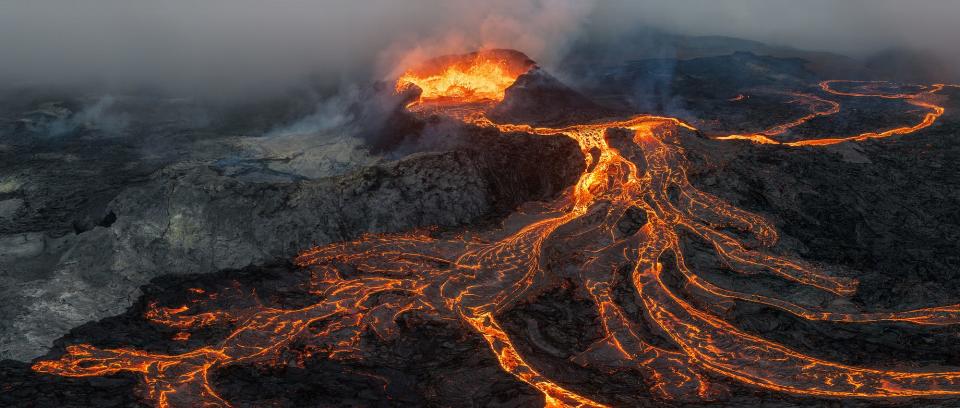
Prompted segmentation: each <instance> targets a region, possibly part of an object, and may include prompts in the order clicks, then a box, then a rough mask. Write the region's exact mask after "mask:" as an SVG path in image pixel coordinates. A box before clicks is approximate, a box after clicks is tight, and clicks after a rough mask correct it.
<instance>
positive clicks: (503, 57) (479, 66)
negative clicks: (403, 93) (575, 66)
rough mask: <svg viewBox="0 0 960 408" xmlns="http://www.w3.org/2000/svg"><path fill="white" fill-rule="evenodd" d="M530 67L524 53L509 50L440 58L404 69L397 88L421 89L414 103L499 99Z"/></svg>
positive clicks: (530, 63)
mask: <svg viewBox="0 0 960 408" xmlns="http://www.w3.org/2000/svg"><path fill="white" fill-rule="evenodd" d="M533 66H534V63H533V61H531V60H530V59H528V58H527V57H526V56H525V55H523V54H521V53H519V52H516V51H511V50H488V51H480V52H475V53H471V54H465V55H455V56H446V57H440V58H436V59H433V60H430V61H427V62H425V63H423V64H421V65H420V66H418V67H415V68H413V69H410V70H407V71H406V72H404V73H403V75H402V76H400V78H399V79H398V80H397V91H400V90H402V89H404V88H406V87H409V86H411V85H413V86H416V87H418V88H420V90H421V93H420V99H419V100H417V101H416V102H414V104H419V103H430V102H438V103H456V104H463V103H474V102H499V101H502V100H503V93H504V91H505V90H506V89H507V87H509V86H510V85H513V82H514V81H516V80H517V77H518V76H520V75H522V74H523V73H525V72H527V71H529V70H530V68H532V67H533Z"/></svg>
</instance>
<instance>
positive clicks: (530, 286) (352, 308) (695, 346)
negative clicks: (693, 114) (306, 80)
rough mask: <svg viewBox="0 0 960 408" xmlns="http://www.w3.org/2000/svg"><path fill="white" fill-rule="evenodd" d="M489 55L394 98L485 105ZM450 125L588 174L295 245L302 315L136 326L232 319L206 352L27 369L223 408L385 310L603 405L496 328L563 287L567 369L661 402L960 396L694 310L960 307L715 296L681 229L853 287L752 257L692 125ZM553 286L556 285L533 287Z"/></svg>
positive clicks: (79, 358)
mask: <svg viewBox="0 0 960 408" xmlns="http://www.w3.org/2000/svg"><path fill="white" fill-rule="evenodd" d="M502 55H512V54H509V53H506V54H503V52H492V53H491V52H486V53H474V54H467V55H465V56H457V57H448V58H444V59H438V60H434V61H432V62H430V63H428V64H426V65H424V66H423V67H420V68H417V69H414V70H410V71H407V73H406V74H404V75H403V76H402V77H401V78H400V80H399V81H398V83H397V87H398V89H399V88H403V87H405V86H408V84H413V85H416V86H418V87H420V88H421V89H422V90H423V93H422V94H421V99H420V100H419V101H418V103H427V102H436V101H448V102H449V101H453V102H457V103H470V102H477V101H498V100H500V99H502V98H503V91H504V89H506V88H507V87H508V86H509V85H510V84H511V83H512V82H513V81H514V80H515V79H516V77H517V76H518V75H520V74H522V73H523V72H525V70H527V69H529V68H530V67H532V66H533V64H532V62H529V61H519V60H517V59H510V58H500V57H501V56H502ZM841 83H842V84H845V85H847V86H849V87H852V88H853V89H851V90H847V91H842V92H841V91H836V90H835V88H834V85H839V84H841ZM944 86H945V85H934V86H931V87H927V88H924V89H922V90H920V91H918V92H914V93H903V94H895V93H890V92H887V91H886V88H885V89H880V87H878V86H877V85H876V84H870V83H857V82H837V81H827V82H824V83H823V84H822V87H823V90H824V91H826V92H827V93H831V94H837V95H845V96H855V97H880V98H898V99H906V100H908V101H909V102H910V103H913V104H914V105H916V106H921V107H924V108H927V109H929V110H930V113H928V114H927V115H926V116H925V117H924V119H923V120H922V121H921V122H920V123H919V124H917V125H912V126H905V127H902V128H897V129H892V130H885V131H880V132H876V133H864V134H861V135H854V136H842V137H829V138H820V139H806V140H803V141H802V142H793V143H781V142H778V141H776V140H775V139H773V137H776V136H777V135H779V134H782V133H784V132H786V131H787V130H788V129H790V128H793V127H796V126H797V125H799V124H800V123H803V122H805V121H807V120H810V119H812V118H813V117H817V116H824V115H831V114H833V113H835V112H836V111H837V110H838V109H839V104H838V103H836V102H833V101H829V100H826V99H823V98H819V97H816V96H813V95H797V98H798V101H799V102H800V103H804V104H806V105H808V106H809V107H810V109H811V111H812V113H811V114H810V115H807V116H804V117H803V118H800V119H798V120H795V121H791V122H789V123H785V124H783V125H780V126H776V127H774V128H772V129H770V130H768V131H765V132H761V133H758V134H755V135H728V136H722V137H718V139H750V140H755V141H758V142H763V143H772V144H786V145H791V146H792V145H810V146H817V145H825V144H833V143H839V142H842V141H858V140H864V139H869V138H881V137H887V136H890V135H894V134H904V133H910V132H915V131H917V130H919V129H922V128H924V127H926V126H930V124H932V123H933V121H935V120H936V119H937V118H938V117H939V116H940V115H941V114H943V108H942V107H940V106H938V105H934V104H932V103H930V102H926V101H925V100H924V99H923V98H924V96H925V95H929V94H931V93H934V92H937V91H939V90H941V89H943V87H944ZM887 88H889V86H888V87H887ZM461 119H462V120H465V121H467V122H468V123H469V124H471V125H474V126H479V127H486V128H492V129H497V130H499V131H500V132H526V133H530V134H536V135H545V136H546V135H563V136H566V137H569V138H571V139H573V140H576V141H577V142H578V143H579V145H580V148H581V149H582V151H583V152H584V157H585V158H586V161H587V167H586V168H587V170H585V171H584V173H583V174H582V175H581V177H580V179H579V181H578V182H577V183H576V184H575V185H574V186H573V187H572V188H571V190H570V191H569V193H568V194H565V195H563V196H562V197H561V198H559V199H557V200H556V201H555V202H552V203H549V204H548V205H546V206H544V208H543V209H542V210H541V211H539V212H534V213H527V214H523V215H519V216H518V217H521V218H522V219H523V220H525V221H526V222H525V223H524V224H523V225H521V226H519V227H513V228H505V229H504V230H497V231H479V232H477V233H476V234H475V235H474V237H473V238H471V239H465V238H462V237H456V238H436V237H432V236H429V235H425V234H418V233H411V234H406V235H376V236H373V235H371V236H367V237H364V238H362V239H359V240H356V241H353V242H343V243H336V244H331V245H326V246H322V247H317V248H313V249H311V250H308V251H306V252H304V253H302V254H301V255H300V256H299V257H298V258H297V264H298V265H300V266H301V267H303V268H307V269H308V270H310V271H311V274H312V279H311V282H309V283H308V284H309V287H310V290H311V293H312V294H314V295H315V296H316V303H314V304H312V305H310V306H307V307H303V308H300V309H269V308H264V307H262V306H251V307H249V308H246V309H243V310H239V311H230V312H227V311H224V312H221V313H214V314H211V313H206V314H196V315H194V314H192V313H191V312H190V310H189V308H187V307H182V308H158V307H155V306H151V309H150V311H149V312H148V314H149V316H148V317H149V318H150V319H151V320H152V321H154V322H156V323H158V324H164V325H169V326H171V327H175V328H177V329H181V330H186V331H188V330H189V329H190V328H191V327H194V326H197V327H199V326H203V325H209V324H217V322H224V321H229V322H239V323H238V324H237V326H236V328H235V330H233V332H232V333H231V334H229V336H227V337H226V338H224V339H223V340H221V341H219V342H217V343H214V344H210V345H207V346H204V347H201V348H198V349H196V350H194V351H191V352H188V353H184V354H178V355H165V354H158V353H149V352H145V351H139V350H133V349H126V348H120V349H99V348H96V347H93V346H91V345H75V346H70V347H68V348H67V354H66V355H64V356H63V357H61V358H60V359H59V360H56V361H41V362H38V363H36V364H35V365H34V369H35V370H36V371H40V372H46V373H53V374H57V375H64V376H78V377H79V376H101V375H107V374H111V373H116V372H119V371H132V372H137V373H140V374H141V375H142V376H143V378H144V381H145V383H146V385H147V389H148V393H147V397H148V398H149V399H151V400H152V401H153V402H154V403H155V404H156V405H157V406H160V407H187V406H229V403H228V402H227V401H225V400H223V399H222V398H221V397H219V396H218V395H217V393H216V391H215V390H214V389H213V388H212V387H211V386H210V383H209V382H208V380H207V378H208V375H209V373H210V372H211V370H216V369H218V368H221V367H224V366H228V365H232V364H247V363H267V364H274V363H278V362H279V359H278V355H279V353H280V352H281V351H283V350H284V349H285V347H287V346H288V345H290V344H291V342H293V341H294V340H295V339H297V340H300V341H302V340H304V339H306V341H307V342H309V343H311V344H312V346H313V349H314V350H319V351H322V352H323V353H325V354H326V355H327V356H328V357H329V358H354V356H356V350H358V349H359V348H360V347H362V346H363V345H362V344H361V343H362V341H361V334H363V333H364V332H365V331H373V332H375V333H377V334H378V335H379V337H380V338H389V337H390V336H393V335H396V333H397V327H396V321H397V319H398V318H399V317H400V316H402V315H405V314H417V315H418V316H421V317H422V318H424V319H434V320H437V321H445V322H457V324H460V325H461V326H462V327H463V328H464V329H467V330H471V331H473V332H475V333H476V334H477V335H478V336H480V337H482V338H483V339H484V340H485V341H486V343H487V345H488V346H489V349H490V351H491V352H492V353H493V355H494V356H496V358H497V359H498V361H499V363H500V366H501V368H502V369H503V370H504V371H506V372H508V373H510V374H512V375H513V376H515V377H516V378H517V379H518V380H520V381H523V382H525V383H527V384H529V385H530V386H531V387H533V388H535V389H537V390H539V391H540V392H541V393H542V394H543V396H544V401H545V405H546V406H548V407H603V406H606V403H605V402H603V401H601V400H599V398H593V397H590V396H587V395H581V393H579V392H577V391H576V390H574V389H572V388H568V387H567V386H564V385H563V384H560V383H558V382H556V381H554V380H553V379H551V373H550V372H549V370H548V369H547V368H545V367H535V366H534V364H531V363H530V362H529V361H528V360H526V359H525V358H524V356H523V354H522V353H521V351H520V350H518V349H517V347H515V345H514V343H513V341H512V340H511V337H510V335H509V334H508V333H507V332H506V331H505V330H504V329H503V327H502V326H501V325H500V323H499V322H498V318H499V316H500V315H501V314H502V313H503V312H504V311H507V310H509V309H510V308H511V307H513V306H514V305H516V304H517V303H519V302H524V301H526V300H528V299H530V298H531V297H533V296H535V295H536V294H538V293H542V292H543V291H544V290H546V289H549V286H551V285H552V286H556V285H559V284H560V283H559V282H560V281H563V280H565V281H568V282H571V283H572V284H574V285H575V286H577V287H579V288H580V289H582V291H583V293H584V294H585V295H586V296H588V297H589V298H590V299H591V300H592V301H593V304H594V306H595V308H596V311H597V314H598V316H599V320H600V324H601V326H602V330H603V332H604V336H603V337H602V338H601V339H600V340H599V341H597V342H596V343H595V344H593V345H592V346H590V347H589V348H587V349H586V350H583V351H582V352H581V353H580V354H579V355H578V356H576V357H575V358H573V359H572V361H573V363H576V364H580V365H582V366H585V367H590V368H594V369H597V370H600V371H602V372H610V373H612V372H614V371H615V370H635V371H637V372H639V373H641V374H643V376H644V378H646V381H647V385H648V386H649V387H650V389H652V390H653V391H654V392H655V393H656V395H658V396H659V397H660V398H663V399H666V400H675V401H694V402H695V401H705V400H706V401H709V400H720V399H723V398H724V396H725V395H726V394H727V392H728V391H727V390H726V388H725V386H724V385H723V384H721V383H719V382H716V381H714V380H712V379H711V377H712V378H716V377H724V378H728V379H731V380H733V381H737V382H740V383H744V384H749V385H752V386H755V387H759V388H763V389H767V390H772V391H778V392H785V393H791V394H797V395H815V396H831V397H869V398H885V397H906V396H937V395H960V372H954V371H923V370H917V371H892V370H878V369H871V368H862V367H854V366H849V365H844V364H839V363H835V362H831V361H826V360H822V359H818V358H815V357H813V356H809V355H805V354H803V353H800V352H797V351H794V350H791V349H789V348H787V347H786V346H783V345H780V344H777V343H775V342H772V341H769V340H766V339H763V338H760V337H757V336H755V335H752V334H750V333H747V332H745V331H743V330H741V329H739V328H737V327H734V326H733V325H732V324H730V323H728V322H726V321H724V320H723V319H721V318H720V317H718V316H717V315H715V313H714V311H712V310H710V309H709V308H707V307H701V306H700V305H710V304H720V303H723V302H728V301H740V302H749V303H755V304H761V305H766V306H769V307H772V308H776V309H780V310H783V311H786V312H788V313H791V314H793V315H795V316H798V317H800V318H803V319H807V320H813V321H832V322H846V323H858V324H866V323H870V322H879V321H888V322H901V323H907V324H915V325H950V324H957V323H960V305H950V306H943V307H935V308H928V309H919V310H910V311H904V312H885V313H871V312H849V311H840V310H834V309H832V308H831V307H830V306H820V305H813V304H809V303H805V302H803V301H801V300H796V299H786V298H780V297H773V296H765V295H761V294H758V293H751V292H744V291H740V290H738V289H737V288H733V287H724V286H723V285H721V284H719V283H716V282H711V281H710V280H709V279H708V278H706V277H704V276H703V275H702V274H699V273H698V272H697V271H696V270H694V269H692V268H691V267H690V266H688V264H687V262H686V260H685V258H684V251H683V247H682V245H681V244H680V237H681V235H682V234H692V235H693V236H696V237H699V238H700V239H702V240H703V241H705V242H707V243H709V244H710V245H711V246H712V248H713V251H714V252H715V253H716V256H717V257H718V258H719V259H720V260H722V261H723V263H724V264H725V265H727V266H728V268H729V269H731V270H732V271H734V272H737V273H739V274H743V275H748V276H752V275H758V274H764V275H769V276H771V277H775V278H777V279H780V280H782V281H784V282H786V283H789V284H792V285H797V286H803V287H809V288H811V289H814V290H816V291H817V292H819V293H820V294H821V296H823V297H825V298H828V299H842V298H845V297H849V296H851V295H853V294H854V293H855V292H856V290H857V281H856V280H854V279H850V278H844V277H838V276H835V275H833V274H831V273H830V271H828V270H825V269H822V268H820V267H817V266H814V265H811V264H809V263H806V262H803V261H801V260H798V259H792V258H789V257H784V256H780V255H776V254H774V253H772V252H769V251H767V250H766V249H764V248H769V247H772V246H774V245H775V244H776V243H777V240H778V234H777V231H776V230H775V229H774V227H773V225H771V224H770V223H769V222H768V221H767V220H765V219H764V218H763V217H760V216H758V215H756V214H752V213H750V212H747V211H744V210H742V209H739V208H737V207H735V206H733V205H731V204H730V203H727V202H725V201H724V200H722V199H720V198H718V197H715V196H712V195H710V194H707V193H705V192H702V191H699V190H698V189H697V188H695V187H694V186H693V185H692V184H691V183H690V181H689V180H688V179H687V176H686V172H687V169H686V167H685V164H684V163H685V161H684V152H683V148H682V147H681V146H680V135H681V134H682V133H684V132H690V131H693V130H695V129H694V128H693V127H692V126H690V125H688V124H686V123H685V122H683V121H681V120H679V119H676V118H670V117H659V116H650V115H638V116H634V117H632V118H628V119H624V120H611V121H606V122H602V123H592V124H578V125H572V126H567V127H557V128H549V127H533V126H529V125H519V124H502V123H495V122H493V121H491V120H490V119H488V118H487V117H486V116H484V115H483V112H479V113H477V114H475V115H471V116H467V117H461ZM615 129H621V130H625V131H626V132H625V133H624V132H615V131H613V130H615ZM624 134H626V136H624ZM591 152H594V153H593V154H591ZM597 152H598V153H597ZM630 211H640V212H642V213H643V214H644V215H645V220H646V221H645V223H644V224H643V225H642V227H640V228H639V229H638V230H636V231H633V232H624V231H622V230H621V229H619V228H617V225H618V223H619V222H620V220H621V219H622V218H623V217H624V216H625V214H627V213H628V212H630ZM733 230H736V231H737V232H733ZM667 275H670V276H672V277H675V278H676V279H680V280H681V281H682V282H685V285H680V286H681V289H677V285H668V284H667V283H666V282H668V281H669V280H665V279H664V277H665V276H667ZM550 276H554V277H560V278H562V279H548V277H550ZM617 287H621V288H622V287H628V288H630V290H631V291H632V295H633V296H634V297H635V298H636V299H638V304H639V305H641V306H642V309H643V311H642V313H644V314H645V316H644V317H641V316H636V315H634V313H633V312H631V311H630V309H628V308H625V307H623V306H622V305H621V304H620V303H619V301H618V297H617V296H615V293H614V292H615V288H617ZM691 298H693V299H696V300H697V301H696V302H693V301H691V300H690V299H691ZM822 304H823V305H833V304H838V302H823V303H822ZM643 318H646V320H647V321H648V322H649V323H650V324H651V325H653V326H655V327H656V328H657V329H658V330H659V331H660V332H661V333H662V334H663V336H665V340H666V341H655V340H654V339H651V338H649V336H651V335H650V334H647V332H646V331H645V330H639V329H638V327H639V326H638V323H637V319H643ZM320 322H323V323H325V324H324V325H323V326H322V329H320V330H316V331H312V330H308V328H309V327H311V325H313V324H314V323H320ZM184 336H187V335H184Z"/></svg>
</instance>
